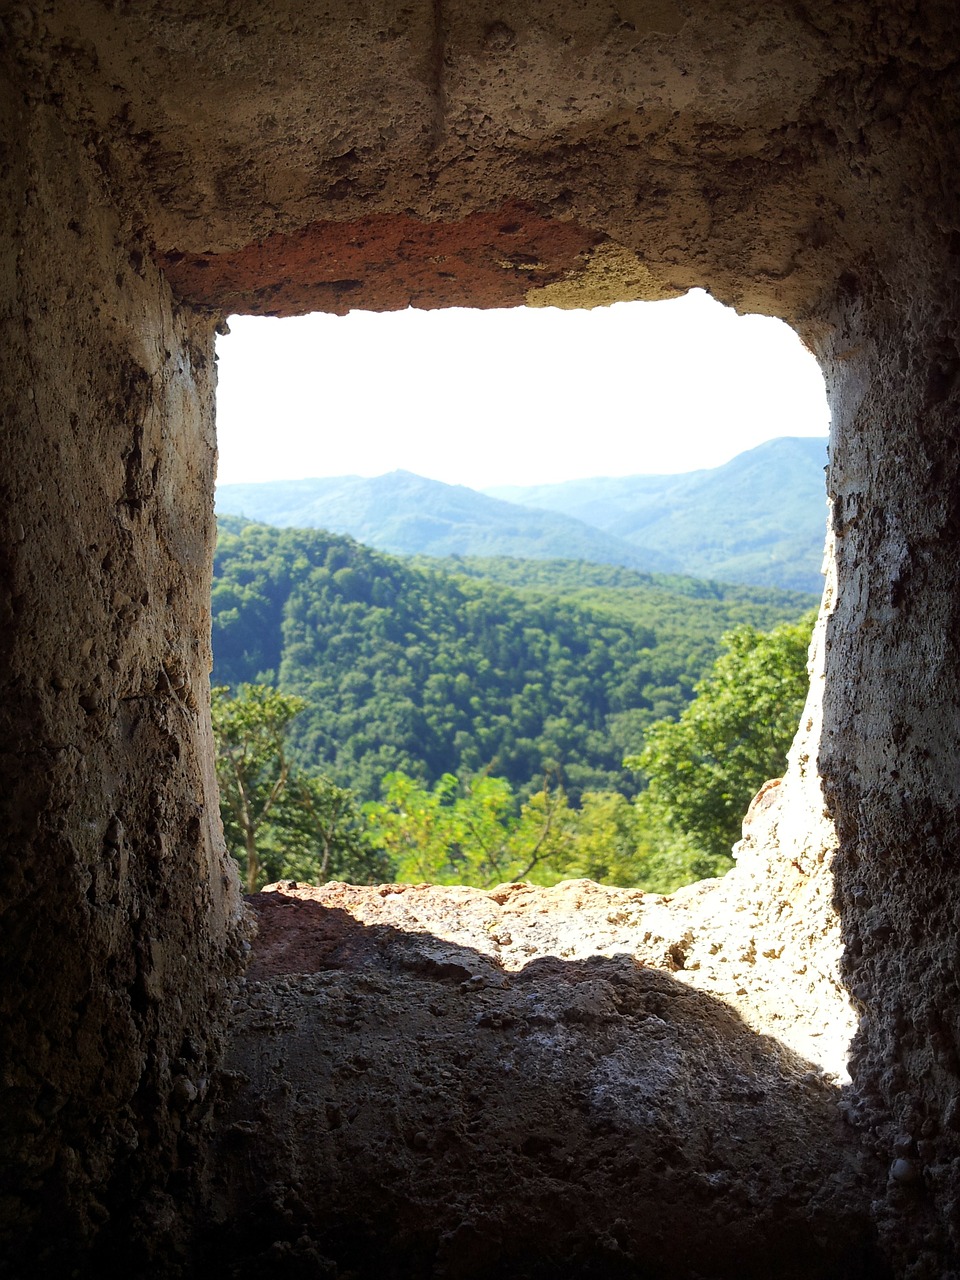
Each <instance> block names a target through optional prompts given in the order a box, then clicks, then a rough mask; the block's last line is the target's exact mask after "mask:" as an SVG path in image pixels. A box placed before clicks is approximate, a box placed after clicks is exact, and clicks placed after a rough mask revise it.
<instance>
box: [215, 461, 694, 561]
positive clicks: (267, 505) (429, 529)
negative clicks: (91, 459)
mask: <svg viewBox="0 0 960 1280" xmlns="http://www.w3.org/2000/svg"><path fill="white" fill-rule="evenodd" d="M217 511H218V512H220V513H221V514H223V515H242V516H246V517H247V518H248V519H250V520H260V521H263V522H264V523H266V524H271V525H274V526H276V527H278V528H282V529H321V528H322V529H328V530H330V532H331V533H346V534H349V535H350V536H351V537H352V538H356V539H357V540H358V541H360V542H364V543H366V544H367V545H368V546H371V547H375V548H377V550H379V551H391V552H393V553H394V554H396V555H428V556H450V555H482V556H522V557H526V558H530V559H534V560H547V559H559V558H566V559H573V560H589V561H593V562H595V563H598V564H618V565H624V566H626V567H628V568H634V569H646V570H664V571H669V570H674V569H677V568H678V565H677V564H676V563H675V562H674V560H673V559H672V558H671V556H670V555H669V554H668V553H667V552H664V551H660V550H656V551H655V550H650V551H647V550H646V549H645V548H643V547H642V546H640V545H639V543H638V542H637V540H636V539H634V540H632V541H631V542H629V543H628V542H625V541H623V540H622V539H620V538H618V537H616V536H615V535H611V534H608V533H604V532H603V531H602V530H600V529H596V528H594V527H592V526H591V525H589V524H585V523H584V522H583V521H581V520H579V519H577V518H575V517H572V516H567V515H562V514H559V513H558V512H555V511H546V510H533V509H531V508H529V507H523V506H518V505H517V504H516V503H513V502H503V501H501V500H500V499H499V498H493V497H490V496H488V495H486V494H483V493H478V492H477V491H476V490H474V489H468V488H466V487H465V486H463V485H452V484H443V483H442V482H441V481H439V480H427V479H425V478H424V477H423V476H416V475H413V474H412V473H411V472H409V471H391V472H390V473H389V474H388V475H384V476H376V477H374V478H373V479H365V478H363V477H361V476H337V477H334V478H329V479H322V480H275V481H266V482H264V483H261V484H226V485H221V486H219V487H218V489H217Z"/></svg>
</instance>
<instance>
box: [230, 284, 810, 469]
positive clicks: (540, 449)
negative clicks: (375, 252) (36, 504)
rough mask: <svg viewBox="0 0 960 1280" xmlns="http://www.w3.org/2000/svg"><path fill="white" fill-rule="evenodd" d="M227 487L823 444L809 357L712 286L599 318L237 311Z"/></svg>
mask: <svg viewBox="0 0 960 1280" xmlns="http://www.w3.org/2000/svg"><path fill="white" fill-rule="evenodd" d="M230 329H231V333H230V335H229V336H228V337H224V338H220V339H218V342H217V353H218V356H219V371H220V378H219V389H218V393H217V400H218V410H217V422H218V434H219V442H220V466H219V474H218V480H219V482H220V483H221V484H231V483H234V482H237V481H256V480H290V479H300V478H303V477H307V476H336V475H363V476H373V475H381V474H383V473H384V472H386V471H393V470H395V469H396V468H398V467H399V468H403V469H405V470H407V471H414V472H417V473H418V474H419V475H424V476H429V477H431V478H432V479H435V480H444V481H446V482H447V483H450V484H466V485H469V486H470V487H471V488H474V489H481V488H484V487H487V486H491V485H497V484H537V483H551V482H555V481H560V480H572V479H578V478H582V477H587V476H599V475H605V476H615V475H637V474H641V473H647V474H661V473H669V472H678V471H692V470H696V469H697V468H700V467H713V466H719V465H720V464H721V463H723V462H726V461H728V460H729V459H730V458H732V457H733V456H734V455H735V454H737V453H741V452H742V451H743V450H744V449H750V448H752V447H753V446H754V445H757V444H760V443H762V442H763V441H764V440H769V439H772V438H773V437H774V436H791V435H793V436H820V435H826V434H827V430H828V426H829V413H828V410H827V405H826V398H825V394H824V387H823V379H822V377H821V375H820V371H819V368H818V367H817V364H816V361H815V360H814V358H813V356H812V355H811V354H810V353H809V352H808V351H807V350H806V349H805V348H804V347H803V346H802V344H801V342H800V340H799V338H797V336H796V334H794V332H793V331H792V330H791V329H790V328H788V326H787V325H785V324H783V323H782V322H781V321H779V320H770V319H766V318H763V317H761V316H744V317H740V316H737V314H736V313H735V312H734V311H732V310H730V309H729V308H726V307H722V306H721V305H720V304H719V303H717V302H714V301H713V299H711V298H710V297H709V296H708V295H707V294H705V293H703V292H702V291H701V290H695V291H694V292H692V293H688V294H687V295H686V297H683V298H677V299H675V300H673V301H671V302H655V303H637V302H631V303H618V304H616V305H615V306H612V307H602V308H598V309H595V310H593V311H559V310H556V309H555V308H545V309H542V310H540V309H538V310H533V309H529V308H523V307H521V308H517V309H516V310H509V311H468V310H461V309H455V310H449V309H448V310H442V311H412V310H408V311H399V312H386V313H383V314H375V313H372V312H365V311H354V312H351V314H350V315H348V316H343V317H341V316H330V315H311V316H304V317H302V318H299V319H292V320H271V319H262V318H259V317H253V316H235V317H233V318H232V319H231V321H230Z"/></svg>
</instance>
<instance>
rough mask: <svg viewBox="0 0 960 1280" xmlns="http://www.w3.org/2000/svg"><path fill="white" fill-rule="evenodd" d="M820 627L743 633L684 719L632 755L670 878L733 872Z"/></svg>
mask: <svg viewBox="0 0 960 1280" xmlns="http://www.w3.org/2000/svg"><path fill="white" fill-rule="evenodd" d="M812 625H813V615H807V616H806V617H805V618H803V619H802V620H801V621H800V622H797V623H793V624H784V625H782V626H779V627H776V628H774V630H773V631H771V632H770V633H769V634H764V633H762V632H759V631H757V630H756V629H755V628H753V627H749V626H741V627H738V628H736V630H734V631H732V632H731V633H730V634H729V635H727V636H725V637H724V644H725V646H726V652H725V653H723V654H722V655H721V656H720V657H719V658H718V659H717V661H716V662H715V663H714V665H713V668H712V670H711V671H710V673H709V674H708V675H707V676H706V677H705V678H704V679H703V680H702V681H701V682H700V683H699V684H698V685H697V690H696V692H697V696H696V698H695V699H694V701H693V702H691V703H690V705H689V706H688V707H687V708H686V709H685V710H684V711H683V713H682V714H681V716H680V718H679V719H678V720H676V721H663V722H661V723H660V724H656V725H652V726H650V727H649V728H648V729H647V732H646V743H645V746H644V749H643V751H642V752H640V753H639V755H637V756H632V757H628V758H627V760H626V762H625V763H626V764H627V765H628V766H629V767H632V768H636V769H639V770H640V771H642V773H643V774H644V775H645V776H646V778H647V781H648V787H647V789H646V791H645V792H644V793H643V794H642V795H641V796H640V798H639V800H638V805H637V807H638V811H639V814H640V818H641V822H642V824H643V826H644V827H645V828H646V830H647V831H649V832H651V833H653V836H654V849H653V853H652V857H653V860H654V861H656V860H657V859H659V861H660V864H661V867H662V870H663V873H664V875H666V876H667V877H668V878H669V877H670V876H671V875H676V876H679V877H682V878H683V879H693V878H697V877H699V876H701V875H703V874H711V873H715V872H716V871H721V870H723V869H725V868H726V867H727V866H729V865H730V857H729V853H730V849H731V848H732V846H733V845H734V844H735V843H736V841H737V840H738V839H739V838H740V825H741V821H742V819H743V815H744V813H745V812H746V810H747V806H748V805H749V803H750V800H751V798H752V797H753V795H754V794H755V793H756V791H757V790H758V789H759V787H760V786H761V785H762V784H763V783H764V782H765V781H766V780H767V779H768V778H774V777H779V776H780V775H781V774H782V773H783V770H784V765H785V761H786V754H787V752H788V750H789V748H790V743H791V741H792V739H793V735H794V733H795V732H796V727H797V723H798V721H799V718H800V713H801V711H802V708H803V702H804V698H805V697H806V692H807V671H806V658H807V648H808V646H809V642H810V631H811V628H812ZM656 833H659V841H658V837H657V834H656ZM679 882H681V883H682V882H683V880H680V881H679Z"/></svg>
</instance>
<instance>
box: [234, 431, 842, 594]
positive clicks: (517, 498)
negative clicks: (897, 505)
mask: <svg viewBox="0 0 960 1280" xmlns="http://www.w3.org/2000/svg"><path fill="white" fill-rule="evenodd" d="M825 462H826V441H825V440H820V439H805V438H789V437H786V438H781V439H779V440H770V441H767V443H766V444H763V445H760V446H759V447H758V448H756V449H751V450H749V451H748V452H746V453H742V454H739V455H738V456H737V457H735V458H733V459H732V460H731V461H730V462H728V463H726V464H725V465H724V466H721V467H713V468H710V469H707V470H702V471H690V472H686V473H684V474H682V475H671V476H652V475H637V476H624V477H619V478H599V479H590V480H575V481H570V482H569V483H566V484H550V485H538V486H532V487H526V488H519V487H516V486H513V487H501V488H498V489H493V490H490V491H489V492H488V493H487V494H483V493H478V492H476V491H474V490H473V489H468V488H466V487H465V486H463V485H450V484H442V483H441V482H440V481H437V480H428V479H425V478H424V477H423V476H417V475H413V474H411V473H410V472H409V471H392V472H390V473H389V474H387V475H382V476H376V477H374V478H372V479H371V478H365V477H361V476H335V477H327V478H325V479H306V480H288V481H266V482H262V483H258V484H232V485H221V486H220V487H218V489H217V509H218V511H220V512H221V513H232V514H235V515H243V516H244V517H246V518H248V519H253V520H262V521H266V522H268V523H270V524H273V525H277V526H280V527H283V528H289V527H297V528H323V529H331V530H333V531H335V532H338V533H345V534H349V535H350V536H351V537H354V538H357V539H359V540H360V541H361V542H363V543H365V544H366V545H368V546H372V547H376V548H378V549H379V550H381V551H390V552H393V553H395V554H402V555H428V556H455V555H456V556H470V557H476V556H485V557H501V556H511V557H522V558H524V559H528V560H529V559H535V560H550V559H555V558H557V557H561V556H562V557H564V558H566V559H573V560H584V561H591V562H592V563H594V564H609V565H622V566H625V567H627V568H631V569H637V570H641V571H646V572H654V571H656V572H671V573H678V574H679V573H682V574H693V575H695V576H699V577H708V578H716V579H719V580H720V581H723V582H741V583H748V584H751V585H753V586H770V587H780V588H784V589H788V590H796V591H810V592H814V593H816V594H819V593H820V591H821V588H822V581H821V577H820V563H821V560H822V556H823V541H824V525H825V503H826V489H825V484H824V478H823V468H824V463H825Z"/></svg>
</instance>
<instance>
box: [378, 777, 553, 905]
mask: <svg viewBox="0 0 960 1280" xmlns="http://www.w3.org/2000/svg"><path fill="white" fill-rule="evenodd" d="M384 786H385V789H386V798H385V800H384V801H383V802H382V803H372V804H368V805H367V806H366V808H365V813H366V817H367V820H368V822H369V823H370V825H371V828H372V831H373V834H374V838H375V839H376V840H377V841H378V842H379V843H381V844H382V845H383V846H384V848H385V849H386V850H387V852H388V853H389V854H390V856H391V857H392V858H393V859H394V862H395V865H396V873H397V878H398V879H399V880H404V881H406V880H411V881H417V882H419V881H426V882H429V883H431V884H471V885H478V886H480V887H481V888H490V887H492V886H493V885H497V884H505V883H506V882H508V881H512V880H529V881H531V882H532V883H534V884H555V883H556V881H557V880H560V879H562V878H563V876H564V874H565V871H564V867H565V865H566V862H567V860H568V857H569V852H570V848H571V846H572V843H573V833H572V829H571V812H570V809H569V806H568V804H567V801H566V797H565V796H564V795H563V793H562V792H561V791H558V790H551V788H550V786H549V781H548V780H544V784H543V788H542V789H541V790H540V791H538V792H537V793H536V794H535V795H534V796H532V797H531V798H530V800H528V801H527V802H526V804H524V805H523V806H522V807H521V809H520V812H519V814H517V813H516V806H515V801H514V796H513V792H512V790H511V788H510V784H509V783H508V782H507V781H506V780H505V779H504V778H491V777H480V778H475V779H474V780H473V781H472V782H471V783H469V784H463V785H462V784H461V783H460V781H459V780H458V779H457V778H456V777H454V776H453V775H452V774H444V776H443V777H442V778H440V780H439V781H438V782H437V783H435V784H434V786H433V787H432V788H427V787H423V786H420V785H419V784H417V783H416V782H415V781H414V780H413V779H412V778H409V777H407V775H406V774H404V773H392V774H389V775H388V776H387V777H386V778H385V779H384Z"/></svg>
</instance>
